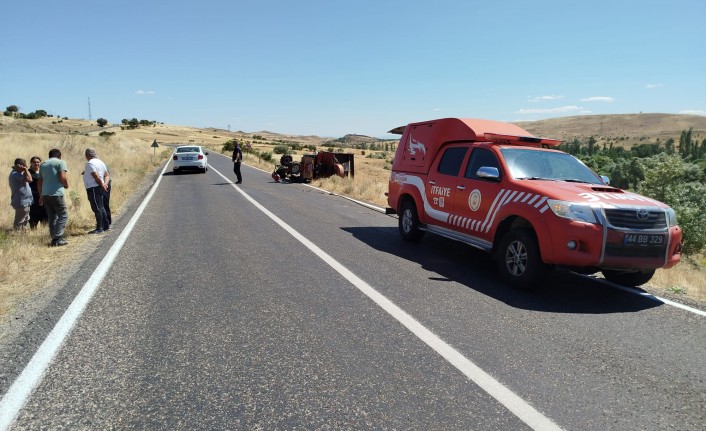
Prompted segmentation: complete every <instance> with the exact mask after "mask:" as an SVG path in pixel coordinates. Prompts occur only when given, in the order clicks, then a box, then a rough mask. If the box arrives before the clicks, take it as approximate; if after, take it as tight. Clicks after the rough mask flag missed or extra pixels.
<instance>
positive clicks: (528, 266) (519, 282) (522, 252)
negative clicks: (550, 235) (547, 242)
mask: <svg viewBox="0 0 706 431" xmlns="http://www.w3.org/2000/svg"><path fill="white" fill-rule="evenodd" d="M497 253H498V254H497V264H498V270H499V271H500V277H501V278H502V279H503V281H505V283H507V284H509V285H510V286H513V287H515V288H518V289H528V288H530V287H532V286H534V284H535V283H537V282H538V281H539V279H540V278H541V276H542V274H543V273H544V272H545V270H546V266H545V264H544V262H542V257H541V254H540V252H539V246H538V245H537V239H536V238H535V236H534V233H533V232H532V231H530V230H528V229H513V230H511V231H510V232H508V233H507V234H506V235H505V236H504V237H503V239H502V241H501V242H500V248H499V249H498V252H497Z"/></svg>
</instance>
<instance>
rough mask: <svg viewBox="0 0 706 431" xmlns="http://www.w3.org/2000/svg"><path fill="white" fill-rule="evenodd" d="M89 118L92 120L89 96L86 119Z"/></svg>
mask: <svg viewBox="0 0 706 431" xmlns="http://www.w3.org/2000/svg"><path fill="white" fill-rule="evenodd" d="M91 120H93V119H92V118H91V98H90V97H89V98H88V121H91Z"/></svg>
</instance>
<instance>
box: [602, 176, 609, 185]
mask: <svg viewBox="0 0 706 431" xmlns="http://www.w3.org/2000/svg"><path fill="white" fill-rule="evenodd" d="M601 179H602V180H603V182H604V183H606V184H610V178H608V175H601Z"/></svg>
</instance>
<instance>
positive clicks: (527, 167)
mask: <svg viewBox="0 0 706 431" xmlns="http://www.w3.org/2000/svg"><path fill="white" fill-rule="evenodd" d="M500 152H501V153H502V155H503V158H504V159H505V163H506V164H507V166H508V168H509V169H510V176H511V177H512V178H514V179H516V180H550V181H572V182H582V183H588V184H604V183H603V181H602V180H601V178H600V177H599V176H598V175H596V174H595V173H594V172H593V171H592V170H590V169H589V168H588V167H587V166H586V165H584V164H583V163H582V162H581V161H580V160H578V159H577V158H576V157H574V156H572V155H571V154H567V153H562V152H556V151H537V150H533V149H528V148H501V149H500Z"/></svg>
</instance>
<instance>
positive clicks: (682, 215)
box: [0, 106, 706, 337]
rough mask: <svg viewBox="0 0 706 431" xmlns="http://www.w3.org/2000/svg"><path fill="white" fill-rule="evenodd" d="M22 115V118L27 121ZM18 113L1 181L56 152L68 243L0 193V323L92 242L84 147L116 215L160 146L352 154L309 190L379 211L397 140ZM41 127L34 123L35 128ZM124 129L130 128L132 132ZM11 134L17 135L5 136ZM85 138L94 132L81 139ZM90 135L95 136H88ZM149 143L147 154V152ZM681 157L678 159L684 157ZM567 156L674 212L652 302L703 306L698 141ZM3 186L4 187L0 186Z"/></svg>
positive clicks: (155, 164)
mask: <svg viewBox="0 0 706 431" xmlns="http://www.w3.org/2000/svg"><path fill="white" fill-rule="evenodd" d="M30 114H31V115H30ZM30 114H22V113H20V112H19V109H16V107H13V106H10V107H8V108H7V109H6V110H5V112H4V116H0V148H2V149H3V151H2V155H1V156H0V163H2V165H3V166H6V174H5V175H8V174H9V171H10V166H11V165H12V161H13V160H14V159H15V158H16V157H22V158H25V159H27V160H29V158H31V157H32V156H34V155H38V156H40V157H41V158H42V159H43V160H46V157H47V153H48V152H49V150H50V149H51V148H54V147H56V148H60V149H61V150H62V152H63V158H64V160H66V161H67V163H68V166H69V170H70V171H69V184H70V189H69V191H68V194H67V201H68V203H69V214H70V215H69V224H68V234H69V241H70V242H71V243H72V245H73V246H71V247H62V248H50V247H47V244H48V243H49V234H48V229H47V228H46V226H41V225H40V227H39V228H38V229H37V230H35V231H28V232H26V233H23V234H15V233H13V232H12V229H11V226H12V216H13V213H12V211H11V208H10V207H9V201H10V196H9V188H8V187H7V185H5V186H3V187H0V202H4V203H5V210H3V211H0V261H2V262H3V264H2V265H0V319H2V318H3V316H4V315H6V313H7V311H9V310H10V309H12V308H13V307H14V304H15V303H16V301H18V300H26V299H27V298H29V297H31V295H32V293H34V292H37V291H39V290H41V289H46V288H47V285H46V284H44V283H47V282H46V281H41V282H40V280H44V277H46V276H47V275H51V274H56V273H60V272H61V271H62V268H64V267H65V265H66V261H67V259H68V258H69V257H70V256H69V254H70V253H74V254H77V253H79V252H80V250H81V249H82V245H83V244H89V243H90V242H91V241H97V240H98V239H97V238H91V236H89V235H86V234H85V233H86V232H87V231H89V230H91V229H92V228H93V223H94V216H93V213H92V211H91V210H90V206H89V205H88V202H87V199H86V196H85V189H84V187H83V181H82V178H81V175H80V173H81V171H82V170H83V166H84V164H85V158H84V156H83V151H84V150H85V148H86V147H94V148H96V149H97V151H98V155H99V157H100V158H101V159H103V160H104V161H105V162H106V163H107V164H108V165H109V168H110V170H111V174H112V176H113V179H114V184H113V186H114V187H113V192H112V195H111V207H112V209H113V212H114V213H115V214H116V215H119V214H120V213H121V212H122V207H123V205H124V204H125V203H126V201H127V200H128V199H129V198H130V197H131V196H132V195H133V194H134V192H135V190H136V187H137V186H138V185H139V184H140V183H142V182H143V180H144V179H145V177H146V176H147V175H149V174H151V173H154V172H155V170H156V169H158V168H159V167H161V166H163V163H165V161H166V160H167V158H168V157H169V155H170V154H171V148H169V147H165V146H163V145H164V144H165V143H167V144H169V143H171V144H187V143H195V144H198V145H205V146H207V147H208V148H209V150H210V151H214V152H218V151H220V152H222V153H223V154H225V155H227V156H230V155H231V153H232V148H233V144H234V142H235V141H236V140H237V141H238V142H239V143H240V144H241V147H242V148H243V153H244V162H245V163H246V164H248V165H251V166H255V167H257V168H259V169H262V170H264V171H266V172H272V171H273V170H274V167H275V165H277V164H279V159H280V157H281V155H282V154H292V155H294V156H295V158H296V156H297V155H302V154H306V153H313V152H314V151H320V150H324V151H332V152H341V153H354V154H355V178H339V177H336V176H334V177H330V178H324V179H318V180H315V181H313V182H312V184H311V185H313V186H315V187H318V188H321V189H323V190H327V191H330V192H332V193H336V194H340V195H345V196H348V197H351V198H353V199H357V200H361V201H364V202H368V203H371V204H373V205H377V206H379V207H383V208H384V207H385V206H386V205H387V202H386V197H385V192H386V191H387V182H388V179H389V176H390V169H391V163H392V159H393V157H394V153H395V150H396V146H397V141H390V140H386V141H385V140H371V139H370V138H367V137H360V136H355V135H354V136H352V137H346V138H345V139H344V138H341V139H336V140H326V139H321V138H317V137H293V136H281V135H276V134H272V133H269V132H261V133H257V134H246V133H243V132H225V131H223V130H217V129H193V128H187V127H182V126H165V125H163V124H161V123H157V122H153V121H145V120H136V119H132V120H123V121H122V123H120V124H116V125H115V126H113V128H112V129H111V130H112V131H106V130H103V128H104V127H105V126H106V125H108V122H107V120H105V119H102V118H99V119H98V121H94V122H91V123H89V122H88V121H81V120H70V119H68V118H66V117H63V118H62V117H51V116H49V115H46V116H45V111H43V110H37V111H34V112H33V113H30ZM3 117H5V118H7V117H9V118H10V119H12V120H5V121H11V122H19V123H21V124H16V125H15V126H18V127H17V128H16V129H13V128H3V127H2V126H3V123H2V118H3ZM42 121H43V122H44V123H42ZM132 126H134V127H132ZM15 130H20V131H15ZM90 130H93V131H94V132H95V133H87V131H90ZM97 134H98V135H97ZM153 140H159V143H160V148H157V149H156V150H155V149H153V148H151V147H150V145H149V144H151V143H152V141H153ZM687 148H688V149H689V150H688V151H686V149H687ZM562 149H563V150H564V151H567V152H569V153H572V154H575V155H576V156H577V157H579V158H580V159H582V160H583V161H584V163H586V164H587V165H589V166H590V167H592V168H593V169H594V170H595V171H597V172H598V173H599V174H602V175H608V176H609V177H610V178H611V183H612V184H613V185H615V186H618V187H621V188H627V189H630V190H633V191H636V192H638V193H641V194H644V195H647V196H652V197H654V198H656V199H658V200H661V201H664V202H667V203H668V204H670V205H672V206H673V207H674V208H675V210H676V211H677V214H678V217H679V222H680V225H681V226H682V227H683V228H684V232H685V239H684V247H685V253H688V254H685V256H684V259H683V263H682V264H680V265H679V266H677V267H676V268H675V269H672V270H658V271H657V273H656V275H655V277H654V278H653V279H652V280H651V281H650V288H651V289H653V290H657V293H660V294H662V293H666V294H671V295H672V296H677V297H682V298H685V299H687V300H688V299H694V300H697V301H701V302H702V303H703V304H706V269H705V268H706V259H705V258H704V254H703V252H704V245H705V244H706V220H704V219H705V218H706V205H705V204H706V185H705V184H706V180H705V178H706V173H705V172H706V171H705V169H706V160H705V159H704V157H706V155H705V154H704V152H705V151H706V138H704V137H702V136H698V135H697V134H694V133H693V132H692V131H691V130H685V131H684V132H682V136H681V137H680V139H679V141H678V142H677V141H676V140H675V139H672V141H671V142H670V141H669V139H665V140H664V141H661V142H660V141H659V139H658V140H657V141H656V142H654V141H653V142H649V143H644V144H636V145H633V146H632V147H631V148H625V147H624V146H621V145H620V140H615V142H613V143H612V145H611V143H610V142H609V141H608V142H606V140H604V139H599V141H596V140H595V139H594V140H593V143H592V142H591V139H579V138H576V139H569V140H567V143H566V144H564V147H563V148H562ZM5 181H6V180H5ZM1 336H2V335H0V337H1Z"/></svg>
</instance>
